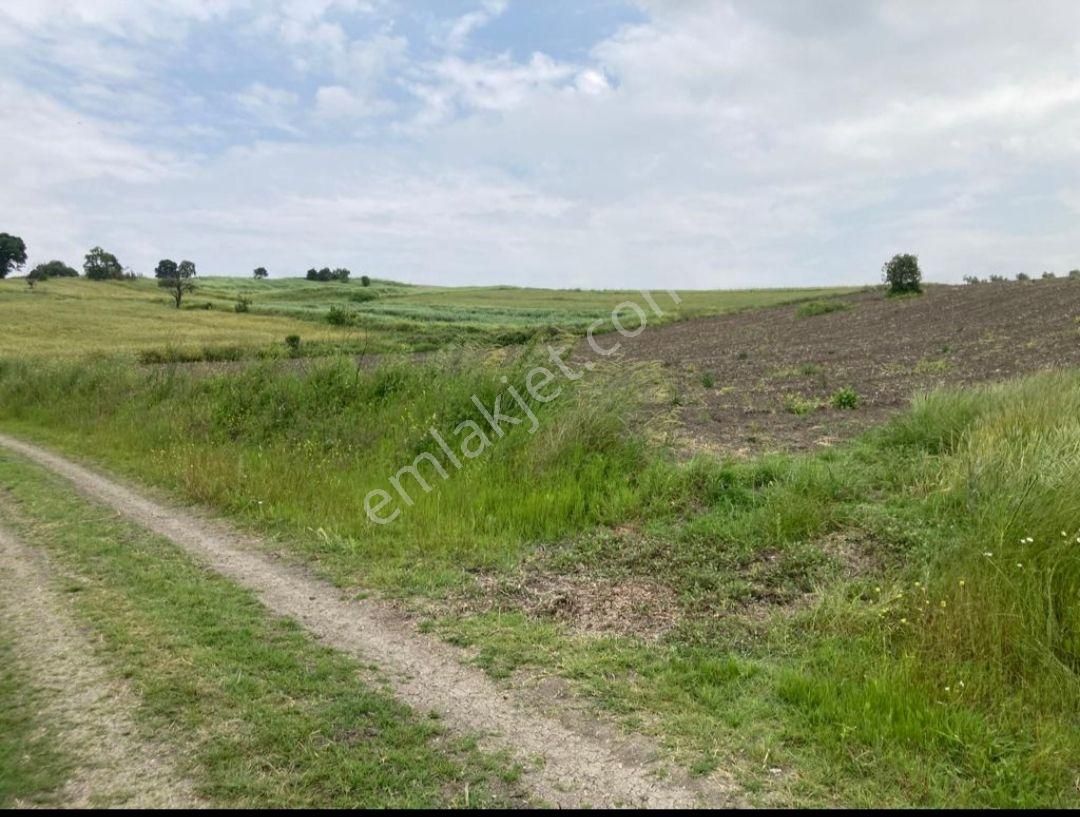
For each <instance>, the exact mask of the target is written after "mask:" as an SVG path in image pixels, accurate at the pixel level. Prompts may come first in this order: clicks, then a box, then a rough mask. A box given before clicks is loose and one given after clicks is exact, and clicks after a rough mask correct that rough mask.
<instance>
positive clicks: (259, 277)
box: [252, 267, 270, 281]
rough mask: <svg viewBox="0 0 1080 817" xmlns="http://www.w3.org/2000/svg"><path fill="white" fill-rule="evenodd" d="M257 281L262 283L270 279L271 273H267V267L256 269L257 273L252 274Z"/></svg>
mask: <svg viewBox="0 0 1080 817" xmlns="http://www.w3.org/2000/svg"><path fill="white" fill-rule="evenodd" d="M252 275H254V277H255V280H256V281H261V280H262V279H263V278H269V277H270V273H269V272H267V271H266V267H255V271H254V272H253V273H252Z"/></svg>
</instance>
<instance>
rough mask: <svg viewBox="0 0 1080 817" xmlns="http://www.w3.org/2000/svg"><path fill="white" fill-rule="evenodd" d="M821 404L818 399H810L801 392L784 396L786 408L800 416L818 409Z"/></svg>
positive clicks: (790, 412)
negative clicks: (800, 393)
mask: <svg viewBox="0 0 1080 817" xmlns="http://www.w3.org/2000/svg"><path fill="white" fill-rule="evenodd" d="M820 406H821V404H820V403H818V402H817V401H816V400H809V399H807V398H805V397H803V396H802V395H799V394H789V395H787V396H786V397H784V410H785V411H787V412H788V413H789V414H795V415H797V416H799V417H802V416H803V415H805V414H810V413H811V412H813V411H817V409H818V408H820Z"/></svg>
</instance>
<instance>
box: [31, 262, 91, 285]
mask: <svg viewBox="0 0 1080 817" xmlns="http://www.w3.org/2000/svg"><path fill="white" fill-rule="evenodd" d="M27 277H28V278H33V279H34V280H35V281H44V280H46V279H47V278H78V277H79V271H78V270H77V269H75V268H74V267H69V266H68V265H67V264H65V263H64V262H63V261H47V262H45V263H44V264H38V265H37V266H36V267H34V268H33V269H32V270H30V274H29V275H28V276H27Z"/></svg>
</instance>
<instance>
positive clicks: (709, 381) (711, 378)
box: [701, 372, 716, 389]
mask: <svg viewBox="0 0 1080 817" xmlns="http://www.w3.org/2000/svg"><path fill="white" fill-rule="evenodd" d="M701 385H702V386H704V387H705V388H707V389H711V388H712V387H713V386H715V385H716V375H714V374H713V373H712V372H705V374H703V375H702V376H701Z"/></svg>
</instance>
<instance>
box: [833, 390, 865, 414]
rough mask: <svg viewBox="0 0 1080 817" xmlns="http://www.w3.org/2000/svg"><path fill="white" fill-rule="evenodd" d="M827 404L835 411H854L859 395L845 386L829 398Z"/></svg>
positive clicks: (857, 404) (857, 405)
mask: <svg viewBox="0 0 1080 817" xmlns="http://www.w3.org/2000/svg"><path fill="white" fill-rule="evenodd" d="M829 403H830V405H832V407H833V408H835V409H844V410H851V409H856V408H858V407H859V393H858V392H856V391H855V389H853V388H851V387H850V386H845V387H844V388H842V389H839V390H837V391H836V392H835V393H834V394H833V396H832V397H830V398H829Z"/></svg>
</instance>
